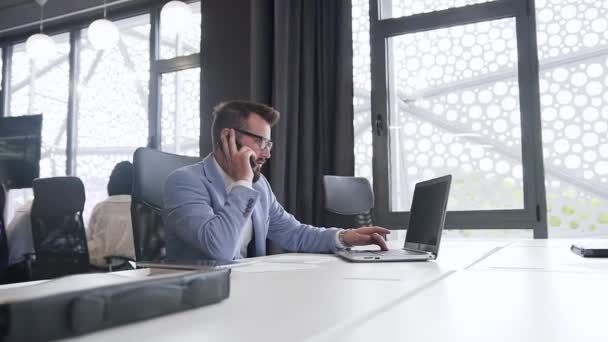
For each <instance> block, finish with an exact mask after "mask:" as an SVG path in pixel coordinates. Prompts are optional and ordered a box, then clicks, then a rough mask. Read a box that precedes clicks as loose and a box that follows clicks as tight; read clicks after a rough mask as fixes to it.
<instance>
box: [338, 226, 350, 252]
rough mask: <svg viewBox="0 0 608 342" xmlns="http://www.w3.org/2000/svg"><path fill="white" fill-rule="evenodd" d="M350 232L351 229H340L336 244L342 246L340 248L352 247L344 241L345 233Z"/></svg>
mask: <svg viewBox="0 0 608 342" xmlns="http://www.w3.org/2000/svg"><path fill="white" fill-rule="evenodd" d="M349 230H351V229H342V230H341V231H339V232H338V242H339V243H340V245H342V246H341V247H342V248H350V247H352V245H351V244H349V243H348V242H346V240H345V239H344V236H345V235H346V233H347V232H348V231H349Z"/></svg>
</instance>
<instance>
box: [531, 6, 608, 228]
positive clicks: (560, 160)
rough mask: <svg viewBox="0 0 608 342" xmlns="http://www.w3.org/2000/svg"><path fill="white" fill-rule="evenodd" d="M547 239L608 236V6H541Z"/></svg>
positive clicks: (538, 15)
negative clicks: (548, 237)
mask: <svg viewBox="0 0 608 342" xmlns="http://www.w3.org/2000/svg"><path fill="white" fill-rule="evenodd" d="M536 20H537V25H536V27H537V37H538V39H537V40H538V55H539V61H540V96H541V111H542V136H543V154H544V158H545V185H546V188H547V206H548V222H549V236H550V237H569V236H597V235H602V236H605V235H607V234H608V6H606V3H605V2H603V1H585V2H582V1H576V0H559V1H557V0H551V1H548V0H536Z"/></svg>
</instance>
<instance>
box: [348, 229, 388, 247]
mask: <svg viewBox="0 0 608 342" xmlns="http://www.w3.org/2000/svg"><path fill="white" fill-rule="evenodd" d="M390 233H391V231H390V230H388V229H386V228H382V227H363V228H357V229H349V230H348V231H347V232H346V233H344V242H346V244H347V245H349V246H365V245H378V246H379V247H380V249H381V250H383V251H387V250H388V247H386V242H384V238H382V235H385V234H390Z"/></svg>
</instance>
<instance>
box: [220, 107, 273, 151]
mask: <svg viewBox="0 0 608 342" xmlns="http://www.w3.org/2000/svg"><path fill="white" fill-rule="evenodd" d="M251 113H256V114H257V115H259V116H261V117H262V119H264V121H266V122H267V123H268V124H269V125H270V127H272V126H274V125H275V124H276V123H277V122H278V121H279V118H280V116H281V114H280V113H279V112H278V111H277V110H276V109H274V108H272V107H269V106H267V105H264V104H261V103H256V102H250V101H226V102H222V103H220V104H218V105H217V106H215V108H213V121H212V123H211V142H212V143H213V146H214V149H215V146H216V144H217V143H219V142H220V141H221V132H222V129H224V128H239V129H247V127H246V121H247V118H248V117H249V115H251Z"/></svg>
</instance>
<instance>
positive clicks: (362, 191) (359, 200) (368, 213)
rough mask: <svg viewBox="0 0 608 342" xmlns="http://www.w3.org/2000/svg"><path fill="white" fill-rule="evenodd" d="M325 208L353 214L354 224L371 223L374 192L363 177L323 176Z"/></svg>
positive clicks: (336, 212) (365, 224)
mask: <svg viewBox="0 0 608 342" xmlns="http://www.w3.org/2000/svg"><path fill="white" fill-rule="evenodd" d="M323 186H324V189H325V210H327V211H329V212H331V213H334V214H339V215H350V216H355V218H354V219H355V225H356V226H359V227H362V226H370V225H373V219H372V209H373V207H374V192H373V190H372V186H371V184H370V183H369V181H368V180H367V178H363V177H347V176H323Z"/></svg>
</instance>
